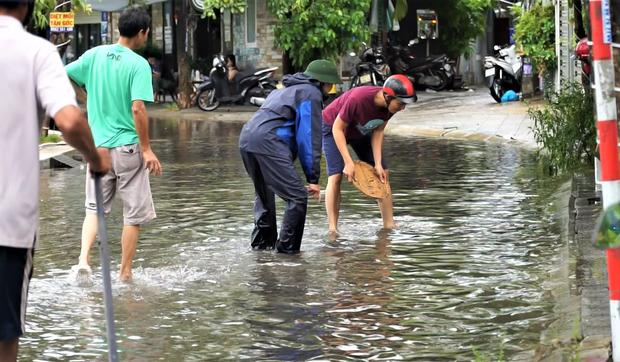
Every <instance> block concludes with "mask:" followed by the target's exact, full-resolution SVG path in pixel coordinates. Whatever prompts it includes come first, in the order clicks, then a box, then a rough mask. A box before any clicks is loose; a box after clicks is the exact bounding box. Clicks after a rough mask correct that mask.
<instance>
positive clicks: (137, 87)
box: [131, 60, 161, 176]
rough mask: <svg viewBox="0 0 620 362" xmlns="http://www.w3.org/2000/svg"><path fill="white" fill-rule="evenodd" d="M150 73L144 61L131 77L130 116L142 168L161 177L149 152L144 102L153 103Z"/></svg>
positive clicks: (150, 151) (151, 151) (152, 154)
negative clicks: (141, 158) (140, 153)
mask: <svg viewBox="0 0 620 362" xmlns="http://www.w3.org/2000/svg"><path fill="white" fill-rule="evenodd" d="M151 74H152V71H151V67H150V65H149V63H148V62H147V61H146V60H144V61H143V63H142V64H141V65H140V67H139V68H138V69H137V70H136V72H135V73H134V74H133V76H132V77H131V99H132V100H133V105H132V107H131V114H132V115H133V122H134V124H135V126H136V133H137V134H138V139H139V140H140V147H141V148H142V157H144V168H145V169H148V170H149V172H150V173H153V174H154V175H155V176H157V175H161V164H160V163H159V160H158V159H157V157H156V156H155V154H154V153H153V150H151V141H150V139H149V116H148V114H147V113H146V106H145V105H144V102H145V101H146V102H153V82H152V75H151Z"/></svg>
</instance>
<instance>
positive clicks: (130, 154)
mask: <svg viewBox="0 0 620 362" xmlns="http://www.w3.org/2000/svg"><path fill="white" fill-rule="evenodd" d="M110 158H111V161H112V163H111V168H110V172H109V173H108V174H107V175H105V176H103V179H102V180H101V181H102V182H101V184H102V186H103V205H104V210H105V216H106V217H107V216H108V215H109V214H110V211H111V210H112V204H113V203H114V197H115V195H116V188H117V186H118V191H119V192H120V194H121V198H122V199H123V216H124V225H126V226H130V225H142V224H144V223H146V222H149V221H151V220H153V219H154V218H155V217H156V215H155V205H153V197H152V196H151V185H150V183H149V171H148V170H146V169H145V168H144V158H143V157H142V150H141V148H140V144H139V143H134V144H132V145H125V146H120V147H116V148H110ZM85 206H86V212H87V213H89V214H96V213H97V204H96V202H95V180H94V179H93V178H92V176H91V174H90V170H87V172H86V203H85Z"/></svg>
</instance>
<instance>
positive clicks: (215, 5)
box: [202, 0, 248, 19]
mask: <svg viewBox="0 0 620 362" xmlns="http://www.w3.org/2000/svg"><path fill="white" fill-rule="evenodd" d="M247 6H248V4H247V2H245V0H204V12H203V13H202V18H203V19H204V18H206V17H207V16H208V17H211V18H213V19H215V16H216V15H215V11H216V10H219V11H221V12H224V11H226V10H230V12H231V13H233V14H235V13H243V12H244V11H245V8H246V7H247Z"/></svg>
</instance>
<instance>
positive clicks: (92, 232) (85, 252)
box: [78, 214, 97, 265]
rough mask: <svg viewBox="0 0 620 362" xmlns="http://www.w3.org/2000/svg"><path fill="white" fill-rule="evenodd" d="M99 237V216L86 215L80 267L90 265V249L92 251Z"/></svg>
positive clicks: (83, 225)
mask: <svg viewBox="0 0 620 362" xmlns="http://www.w3.org/2000/svg"><path fill="white" fill-rule="evenodd" d="M96 237H97V215H95V214H86V217H85V218H84V224H82V250H81V251H80V257H79V263H78V264H80V265H88V264H89V263H90V249H92V247H93V244H94V242H95V238H96Z"/></svg>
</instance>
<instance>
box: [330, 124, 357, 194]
mask: <svg viewBox="0 0 620 362" xmlns="http://www.w3.org/2000/svg"><path fill="white" fill-rule="evenodd" d="M348 126H349V124H348V123H345V122H344V121H343V120H342V119H341V118H340V115H338V117H336V121H335V122H334V125H333V127H332V133H333V134H334V141H335V142H336V146H337V147H338V151H340V155H341V156H342V160H343V161H344V170H343V171H342V173H344V175H345V176H347V180H348V181H349V182H353V180H357V179H356V178H355V164H354V163H353V159H352V158H351V154H350V153H349V148H348V147H347V138H346V136H345V135H344V131H345V130H346V129H347V127H348Z"/></svg>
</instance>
